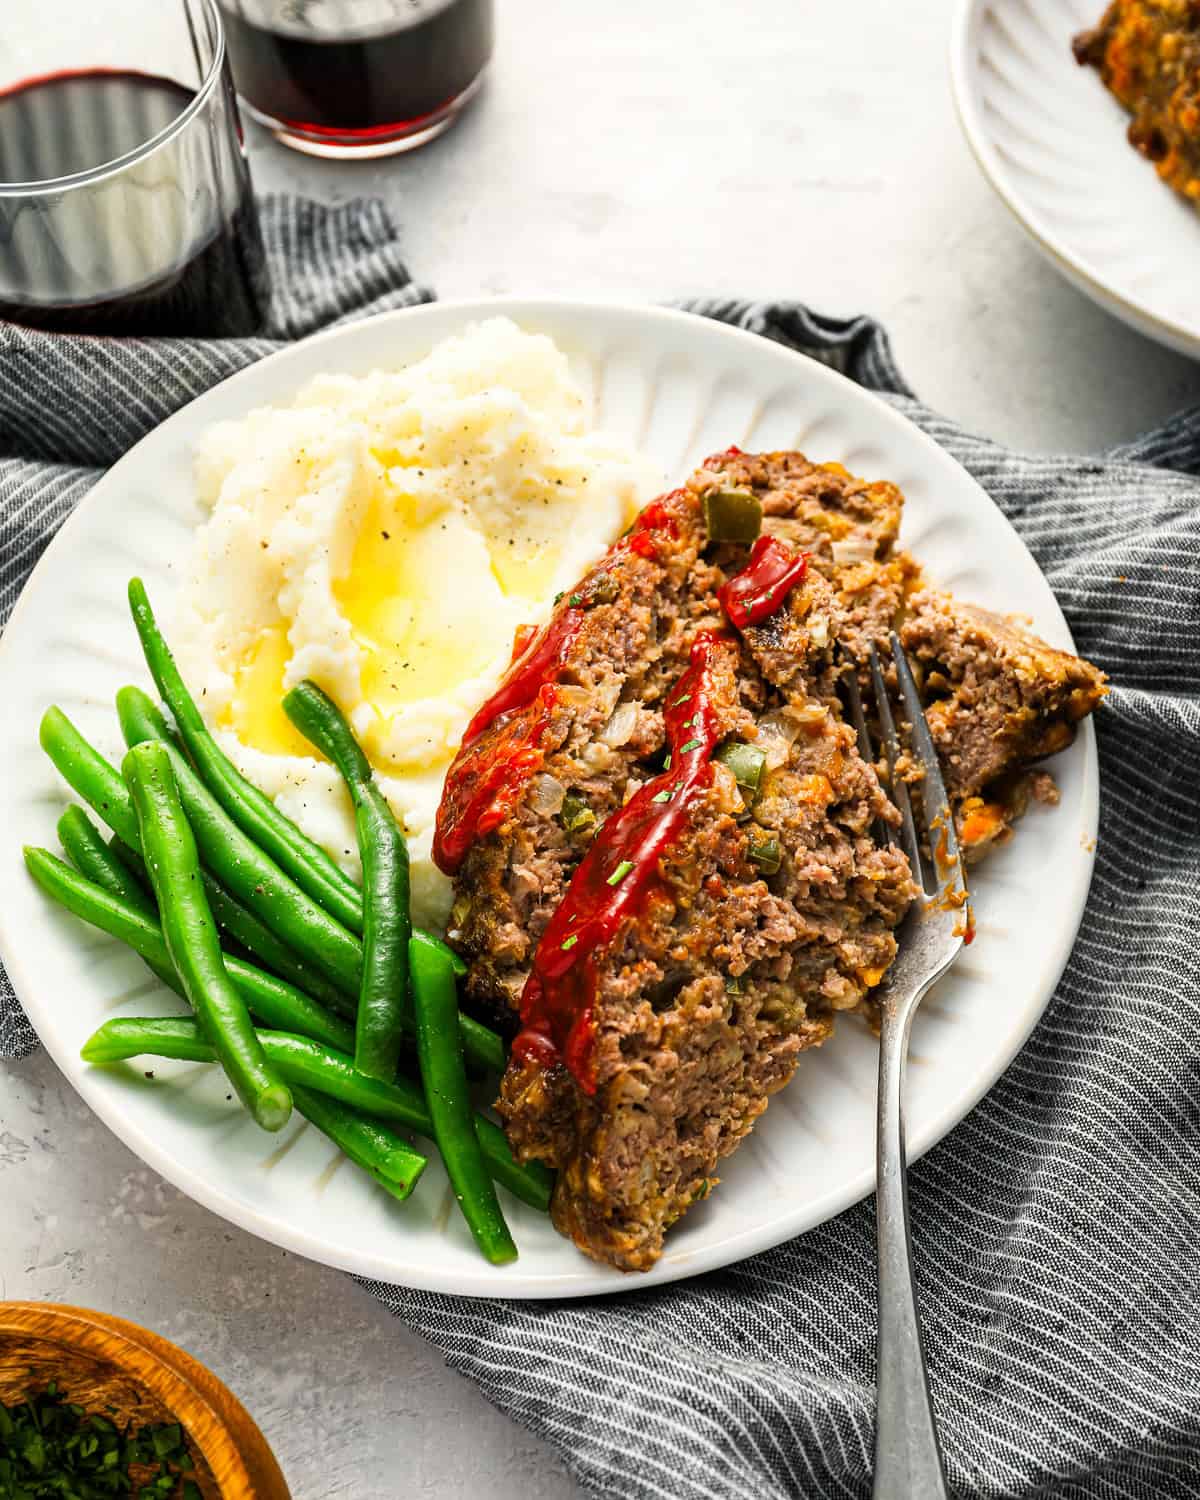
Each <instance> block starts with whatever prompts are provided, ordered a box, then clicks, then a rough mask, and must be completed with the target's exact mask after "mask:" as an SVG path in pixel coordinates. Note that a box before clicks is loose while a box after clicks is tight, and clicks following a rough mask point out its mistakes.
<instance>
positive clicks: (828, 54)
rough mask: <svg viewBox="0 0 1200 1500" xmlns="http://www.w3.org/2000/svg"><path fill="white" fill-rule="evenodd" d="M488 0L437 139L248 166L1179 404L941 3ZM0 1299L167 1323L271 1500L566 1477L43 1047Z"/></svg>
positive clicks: (985, 395) (1059, 438) (563, 262)
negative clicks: (1089, 266)
mask: <svg viewBox="0 0 1200 1500" xmlns="http://www.w3.org/2000/svg"><path fill="white" fill-rule="evenodd" d="M498 8H499V18H500V47H499V52H498V55H497V58H496V62H495V67H494V70H493V73H492V77H491V79H490V82H489V85H488V87H487V89H486V90H485V92H484V93H483V95H482V96H481V98H480V99H479V100H478V102H477V104H476V106H475V107H474V109H473V110H472V112H471V113H470V115H469V116H468V117H467V118H465V119H464V120H463V121H462V122H461V123H460V125H459V126H458V127H457V128H456V129H455V130H454V131H452V132H451V133H450V134H448V135H447V136H445V137H444V138H443V139H442V140H440V141H439V142H437V143H435V144H433V145H432V146H430V147H428V148H427V149H425V150H424V151H422V152H420V153H419V154H417V155H414V156H413V157H411V158H409V159H403V158H402V159H399V160H393V161H390V162H387V161H385V162H376V163H364V164H361V165H358V166H355V167H344V166H334V165H331V164H327V163H320V162H313V161H310V160H307V159H303V158H300V157H296V156H291V155H288V154H286V153H285V152H284V151H282V150H281V149H280V148H279V147H277V146H276V145H275V144H274V143H273V142H271V141H270V140H269V139H268V138H267V137H265V136H264V135H263V134H262V133H261V132H258V131H256V130H253V129H252V130H251V132H250V143H251V150H252V154H253V166H254V172H255V176H256V179H257V182H258V184H259V186H260V187H263V188H272V187H273V188H283V187H289V188H294V189H297V190H300V191H303V192H307V193H310V194H312V195H315V196H320V197H325V198H330V199H341V198H346V197H349V196H352V195H354V194H358V193H380V194H382V195H383V196H384V197H386V198H387V200H388V201H389V202H390V203H391V204H392V205H393V207H394V209H395V212H396V214H397V216H398V218H399V220H400V221H401V223H402V224H403V226H404V236H405V244H406V248H407V254H408V258H409V262H410V265H411V267H412V269H413V272H414V274H415V275H416V276H418V277H419V278H420V279H422V280H425V281H428V282H430V283H431V284H432V285H434V286H435V287H436V288H437V290H438V291H439V292H441V293H442V294H443V295H445V296H452V295H478V294H486V293H499V292H510V291H518V292H527V293H539V292H543V293H562V294H571V293H578V294H581V295H604V296H619V297H624V298H627V299H631V300H646V301H649V300H655V299H664V298H668V297H673V296H679V295H682V294H685V293H693V292H723V293H730V294H737V293H745V294H750V295H787V296H796V297H802V298H805V299H807V300H808V301H810V302H811V303H812V304H813V305H814V306H816V307H819V308H821V309H824V310H827V311H831V312H836V313H849V312H857V311H867V312H871V313H874V314H876V315H877V316H879V317H880V318H882V319H883V320H884V321H885V322H886V323H887V325H888V326H889V327H890V328H891V329H892V331H893V334H894V336H895V340H896V346H897V351H898V354H899V357H900V360H901V362H902V365H903V368H904V369H905V371H906V372H907V374H908V377H909V379H910V380H911V381H912V383H913V384H914V385H915V387H916V388H917V390H918V391H920V392H921V394H922V395H924V396H925V397H926V398H927V399H928V400H930V401H932V402H933V403H935V404H936V405H938V406H940V407H941V408H942V409H944V410H945V411H947V412H949V413H951V414H952V415H954V416H955V417H957V418H958V419H959V420H960V421H963V422H965V423H967V424H968V425H970V426H971V427H973V428H975V429H976V430H978V431H980V432H984V433H987V434H989V435H990V436H992V437H995V438H998V439H1001V440H1003V441H1005V442H1008V443H1012V444H1016V445H1021V446H1025V447H1029V448H1034V449H1042V450H1050V449H1088V448H1094V447H1099V446H1102V445H1104V444H1106V443H1110V442H1113V441H1117V440H1119V439H1122V438H1125V437H1128V436H1130V435H1132V434H1133V433H1135V432H1136V431H1138V430H1139V429H1140V428H1142V427H1144V426H1145V425H1147V424H1149V423H1152V422H1154V421H1157V420H1159V419H1161V418H1163V417H1165V416H1166V415H1168V414H1169V413H1170V412H1171V411H1173V410H1174V409H1176V408H1177V407H1179V406H1181V405H1183V404H1185V403H1186V402H1188V401H1197V400H1200V366H1198V365H1196V364H1193V363H1190V362H1189V361H1187V360H1184V359H1182V358H1180V357H1179V356H1177V355H1174V354H1171V353H1169V352H1167V351H1166V350H1164V349H1159V348H1157V347H1156V346H1155V345H1153V344H1150V343H1148V342H1146V341H1145V340H1144V339H1142V338H1140V337H1139V336H1138V335H1136V334H1134V333H1132V332H1130V331H1128V330H1126V329H1125V328H1124V327H1122V326H1121V325H1120V324H1119V323H1116V322H1114V321H1113V320H1111V319H1110V318H1109V317H1108V316H1107V315H1106V314H1104V313H1102V312H1101V311H1099V310H1098V309H1096V308H1094V307H1093V306H1092V305H1091V304H1090V303H1089V302H1087V301H1086V300H1085V299H1084V298H1083V297H1081V296H1080V295H1079V294H1078V293H1077V292H1075V291H1074V290H1072V289H1071V288H1070V287H1068V286H1067V285H1066V284H1065V283H1064V282H1063V281H1061V280H1060V279H1059V277H1058V276H1057V275H1056V274H1055V273H1054V272H1053V271H1052V270H1051V269H1050V268H1049V267H1047V266H1046V265H1045V264H1043V262H1042V261H1041V260H1040V259H1039V258H1038V257H1037V256H1036V254H1035V253H1034V251H1033V250H1032V249H1031V248H1030V247H1029V245H1028V244H1027V242H1026V241H1025V239H1024V237H1023V235H1022V234H1021V231H1020V230H1019V229H1018V227H1017V226H1016V225H1015V224H1014V223H1013V222H1012V221H1011V220H1010V218H1009V217H1008V214H1007V212H1006V211H1005V209H1004V208H1003V207H1002V206H1001V205H1000V203H999V202H998V201H996V200H995V199H994V198H993V196H992V194H991V192H990V190H989V188H988V187H987V185H986V184H985V183H984V181H983V180H982V178H981V177H980V175H979V173H978V171H977V170H976V168H975V165H974V163H973V161H972V160H971V158H970V156H969V154H968V152H967V149H966V147H965V145H964V144H963V142H962V140H961V137H960V135H959V132H958V127H957V124H956V122H955V119H954V113H953V107H952V104H951V100H950V95H949V88H948V84H947V77H946V67H945V51H946V35H947V29H948V24H949V15H950V10H951V6H950V4H949V3H948V0H909V3H907V4H905V5H892V4H885V3H884V0H871V3H870V4H868V5H866V6H861V5H860V6H849V5H842V6H826V5H820V6H818V5H798V4H796V3H795V0H746V3H745V4H742V5H736V6H735V5H731V4H729V3H727V0H686V3H685V0H652V3H649V4H647V3H646V0H608V3H607V4H605V5H604V6H602V7H601V6H583V5H566V4H563V3H561V0H498ZM97 24H99V23H97ZM0 1297H8V1298H15V1297H31V1298H47V1299H49V1298H53V1299H62V1300H67V1301H71V1302H77V1303H83V1304H85V1305H91V1306H94V1307H99V1308H106V1309H109V1310H111V1311H114V1312H117V1313H121V1314H123V1315H125V1316H127V1317H132V1318H135V1319H137V1320H139V1321H141V1322H144V1323H147V1324H149V1325H150V1326H151V1327H154V1328H157V1329H159V1330H160V1331H162V1332H163V1333H165V1334H166V1335H167V1336H168V1337H171V1338H175V1339H178V1340H179V1341H180V1342H181V1343H183V1344H184V1345H186V1347H188V1348H189V1349H190V1350H191V1351H192V1352H193V1353H194V1354H196V1355H198V1356H199V1357H200V1358H201V1359H203V1360H206V1361H207V1362H208V1363H210V1364H211V1365H212V1366H213V1368H214V1369H215V1370H216V1371H217V1373H218V1374H219V1375H221V1376H222V1377H224V1378H225V1379H226V1380H228V1381H229V1382H230V1384H231V1385H232V1386H233V1388H234V1389H235V1390H236V1391H237V1392H238V1393H239V1394H240V1395H241V1396H242V1397H243V1398H244V1399H245V1400H246V1402H247V1404H248V1405H249V1406H250V1408H251V1410H252V1411H253V1412H254V1414H255V1416H256V1417H257V1418H258V1420H259V1422H260V1423H261V1424H262V1426H263V1428H264V1430H265V1431H266V1433H267V1436H268V1437H269V1438H270V1440H271V1441H272V1443H273V1444H274V1445H275V1448H276V1451H277V1452H278V1454H279V1457H280V1460H281V1462H282V1464H283V1466H284V1469H285V1470H286V1472H287V1474H288V1477H289V1479H290V1481H291V1484H292V1487H293V1490H294V1493H295V1494H296V1496H297V1497H298V1500H325V1497H335V1496H352V1497H354V1500H385V1497H388V1500H390V1497H393V1496H399V1495H406V1496H407V1495H431V1496H432V1495H437V1496H467V1495H472V1494H474V1493H476V1492H480V1493H482V1492H485V1491H486V1493H487V1494H488V1495H489V1496H490V1500H565V1497H567V1496H568V1495H571V1494H573V1493H576V1488H575V1486H574V1485H573V1483H572V1482H571V1480H570V1479H569V1477H568V1476H567V1474H566V1473H565V1471H564V1470H563V1468H562V1466H561V1464H560V1463H559V1461H558V1460H557V1459H556V1458H555V1457H554V1456H553V1455H552V1454H550V1453H549V1452H548V1451H546V1450H544V1449H543V1448H542V1447H541V1446H540V1445H538V1444H537V1443H535V1442H533V1441H532V1440H531V1439H530V1438H529V1437H528V1436H527V1435H526V1434H524V1433H522V1432H521V1431H519V1430H518V1429H517V1428H516V1427H515V1426H513V1425H512V1424H510V1423H509V1422H508V1421H507V1420H506V1419H505V1418H504V1417H502V1416H500V1415H499V1414H498V1413H496V1412H494V1411H492V1410H491V1409H490V1408H489V1407H487V1406H486V1405H485V1404H484V1402H483V1401H482V1400H481V1398H480V1397H479V1396H478V1395H477V1394H476V1393H475V1391H474V1390H473V1389H472V1388H471V1387H470V1386H469V1385H468V1384H466V1383H465V1382H463V1381H461V1380H459V1379H458V1378H457V1377H455V1376H453V1375H451V1374H450V1373H448V1372H447V1371H446V1370H445V1368H444V1367H443V1365H442V1363H441V1361H440V1359H439V1358H438V1356H437V1355H436V1354H435V1353H434V1352H432V1351H431V1350H430V1349H429V1348H428V1347H427V1346H426V1345H425V1344H423V1342H422V1341H421V1340H419V1339H418V1338H416V1337H415V1336H414V1335H412V1334H411V1333H409V1332H407V1331H406V1330H405V1329H404V1328H403V1327H402V1326H400V1325H399V1324H398V1323H396V1321H395V1320H394V1319H392V1318H391V1317H390V1316H389V1315H388V1314H387V1313H385V1312H383V1311H382V1309H380V1308H379V1307H378V1305H377V1304H376V1303H375V1302H374V1301H372V1299H371V1298H370V1297H368V1296H367V1295H366V1294H365V1293H363V1292H361V1291H359V1290H358V1289H357V1288H356V1287H355V1286H354V1285H353V1283H351V1282H350V1281H349V1280H348V1279H347V1278H346V1277H344V1276H342V1275H340V1274H339V1273H337V1272H335V1271H330V1270H325V1269H323V1268H322V1267H320V1266H316V1265H311V1264H308V1263H306V1262H304V1261H300V1260H297V1259H295V1258H294V1257H291V1256H288V1255H286V1254H284V1253H283V1252H282V1251H279V1250H276V1249H274V1248H273V1247H271V1246H269V1245H265V1244H262V1243H260V1242H259V1241H257V1240H254V1239H252V1238H250V1237H249V1236H248V1235H246V1234H244V1233H242V1232H241V1231H240V1230H236V1229H232V1228H229V1227H228V1226H226V1225H225V1224H223V1223H222V1222H221V1221H219V1220H218V1219H216V1218H214V1217H213V1216H212V1215H211V1214H209V1213H208V1212H206V1211H205V1210H204V1209H201V1208H199V1207H197V1206H196V1205H194V1204H192V1203H190V1202H189V1201H188V1200H187V1199H186V1198H183V1197H181V1196H180V1195H179V1194H178V1193H177V1192H175V1191H174V1190H173V1189H172V1188H169V1187H167V1186H166V1185H165V1184H163V1183H162V1182H161V1181H160V1180H159V1179H158V1178H157V1177H156V1176H155V1174H154V1173H152V1172H150V1171H148V1170H147V1169H146V1168H144V1167H142V1166H141V1165H140V1164H139V1163H138V1161H137V1160H136V1159H135V1158H134V1157H133V1156H131V1155H130V1153H129V1152H128V1151H127V1150H126V1149H125V1148H124V1147H123V1146H122V1145H120V1144H119V1143H118V1142H117V1141H116V1140H114V1139H113V1138H112V1137H111V1136H110V1135H109V1133H108V1132H107V1130H105V1128H104V1127H103V1126H101V1125H100V1124H98V1123H97V1122H96V1121H95V1120H94V1119H92V1118H91V1117H90V1116H89V1114H88V1112H87V1110H86V1109H84V1107H83V1106H82V1105H81V1104H80V1102H79V1101H78V1100H77V1099H76V1097H75V1096H74V1094H73V1092H72V1091H71V1089H70V1088H69V1087H68V1086H67V1085H66V1084H65V1083H64V1082H63V1081H62V1079H61V1078H60V1077H59V1075H58V1073H57V1071H56V1070H55V1069H54V1067H53V1066H52V1065H51V1064H50V1063H49V1062H48V1061H47V1059H46V1058H45V1057H44V1056H39V1057H35V1058H34V1059H32V1060H30V1061H28V1062H24V1063H20V1064H0Z"/></svg>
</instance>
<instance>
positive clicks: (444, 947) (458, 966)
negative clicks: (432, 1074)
mask: <svg viewBox="0 0 1200 1500" xmlns="http://www.w3.org/2000/svg"><path fill="white" fill-rule="evenodd" d="M412 935H413V942H414V943H425V944H426V945H427V946H428V947H430V948H436V949H437V951H438V952H439V953H442V954H444V955H445V956H446V958H448V959H449V960H450V967H451V968H452V969H453V970H454V977H455V979H461V978H462V977H463V975H464V974H465V973H466V972H467V964H466V960H465V959H464V958H462V956H461V955H460V954H458V953H455V951H454V949H453V948H451V947H450V945H449V943H443V942H442V940H441V938H436V937H434V935H433V933H432V932H424V931H422V929H421V928H420V927H414V928H413V930H412ZM500 1066H501V1067H503V1066H504V1064H503V1063H501V1064H500Z"/></svg>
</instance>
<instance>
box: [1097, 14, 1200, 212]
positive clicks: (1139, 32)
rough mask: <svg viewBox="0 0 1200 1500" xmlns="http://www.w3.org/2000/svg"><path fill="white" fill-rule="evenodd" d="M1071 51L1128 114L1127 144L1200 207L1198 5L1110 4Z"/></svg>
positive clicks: (1199, 35) (1199, 46)
mask: <svg viewBox="0 0 1200 1500" xmlns="http://www.w3.org/2000/svg"><path fill="white" fill-rule="evenodd" d="M1074 50H1075V57H1076V59H1077V60H1078V62H1079V63H1081V64H1082V65H1084V66H1090V67H1094V68H1095V69H1096V70H1097V71H1098V72H1099V74H1100V77H1101V78H1102V79H1103V81H1104V84H1105V86H1106V87H1107V88H1108V89H1110V90H1111V92H1112V93H1113V94H1114V95H1115V96H1116V98H1117V99H1119V100H1120V102H1121V103H1122V104H1123V105H1124V106H1125V108H1126V109H1127V110H1128V111H1129V113H1130V114H1131V115H1132V116H1133V118H1132V119H1131V120H1130V122H1129V142H1130V144H1131V145H1132V146H1134V147H1136V149H1137V150H1138V151H1140V152H1141V153H1142V155H1143V156H1144V157H1146V158H1147V160H1149V161H1151V162H1153V163H1154V168H1155V171H1156V172H1157V173H1158V175H1159V176H1160V177H1161V178H1162V180H1163V181H1164V182H1165V183H1167V184H1169V185H1170V186H1171V187H1173V188H1174V189H1175V191H1176V192H1177V193H1181V194H1182V195H1183V196H1184V197H1185V198H1187V199H1188V200H1189V201H1190V202H1192V203H1193V204H1195V205H1196V206H1197V207H1200V0H1114V3H1113V4H1111V5H1110V6H1109V7H1108V9H1107V10H1106V11H1105V12H1104V15H1103V17H1102V19H1101V21H1100V24H1099V25H1098V26H1096V27H1095V28H1094V29H1093V30H1091V31H1084V32H1081V33H1080V34H1079V35H1078V36H1077V37H1076V38H1075V42H1074Z"/></svg>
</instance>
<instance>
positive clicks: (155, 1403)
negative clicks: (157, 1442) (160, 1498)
mask: <svg viewBox="0 0 1200 1500" xmlns="http://www.w3.org/2000/svg"><path fill="white" fill-rule="evenodd" d="M50 1380H56V1381H58V1383H59V1387H60V1389H61V1390H62V1391H63V1392H64V1394H65V1395H66V1397H67V1399H68V1400H70V1401H73V1402H76V1403H77V1404H78V1405H80V1406H83V1407H85V1408H86V1409H87V1410H88V1411H89V1412H90V1411H106V1410H107V1409H108V1408H110V1407H111V1408H115V1410H114V1412H113V1420H114V1421H115V1422H117V1424H118V1425H124V1423H125V1422H127V1421H133V1422H134V1423H135V1424H142V1423H147V1422H165V1421H174V1422H180V1423H181V1424H182V1425H183V1427H184V1430H185V1431H186V1433H187V1436H188V1439H189V1446H190V1448H191V1451H192V1456H193V1457H194V1458H195V1460H196V1473H195V1475H194V1476H193V1477H194V1478H195V1480H196V1482H197V1484H198V1485H199V1486H200V1490H201V1493H202V1494H203V1495H204V1500H290V1492H289V1490H288V1487H287V1482H286V1481H285V1479H284V1477H283V1473H282V1471H281V1470H280V1468H279V1465H278V1464H277V1463H276V1461H275V1456H274V1454H272V1452H271V1450H270V1448H269V1447H268V1446H267V1441H266V1439H265V1438H264V1437H263V1435H262V1433H261V1432H260V1431H259V1430H258V1427H257V1425H256V1424H255V1422H254V1419H253V1418H252V1417H251V1416H250V1413H249V1412H248V1411H247V1410H246V1408H245V1407H244V1406H243V1405H242V1403H241V1402H240V1401H239V1400H238V1399H237V1397H236V1396H235V1395H234V1394H233V1392H232V1391H231V1390H229V1388H228V1387H227V1386H225V1385H222V1383H221V1382H220V1381H219V1380H218V1379H217V1377H216V1376H215V1375H213V1374H212V1373H211V1371H209V1370H206V1369H205V1368H204V1366H203V1365H201V1364H199V1363H197V1361H196V1360H194V1359H193V1358H192V1356H191V1355H190V1354H185V1353H184V1351H183V1350H182V1349H180V1348H178V1347H177V1346H176V1345H174V1344H171V1343H168V1342H167V1340H166V1339H164V1338H160V1337H159V1336H158V1334H156V1333H151V1332H150V1331H149V1330H148V1329H145V1328H139V1327H138V1325H137V1324H136V1323H129V1322H126V1320H125V1319H124V1318H114V1317H112V1316H111V1315H110V1314H108V1313H98V1312H89V1311H88V1310H87V1309H86V1308H83V1307H63V1306H60V1305H59V1304H57V1303H53V1302H0V1401H4V1402H6V1403H8V1404H9V1405H11V1404H12V1403H13V1402H14V1401H19V1400H21V1399H23V1398H24V1396H25V1394H26V1393H27V1392H28V1391H30V1390H39V1389H42V1388H43V1387H44V1386H45V1384H46V1383H47V1382H48V1381H50Z"/></svg>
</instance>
